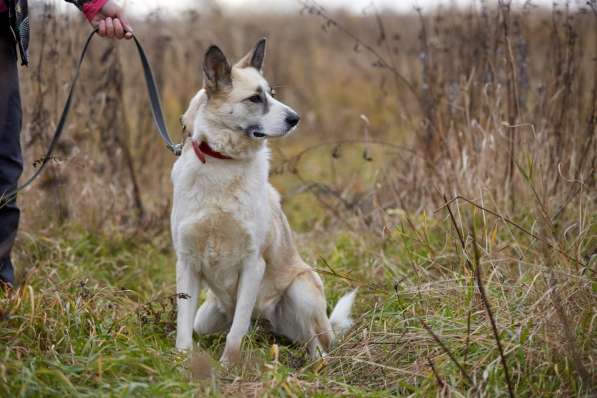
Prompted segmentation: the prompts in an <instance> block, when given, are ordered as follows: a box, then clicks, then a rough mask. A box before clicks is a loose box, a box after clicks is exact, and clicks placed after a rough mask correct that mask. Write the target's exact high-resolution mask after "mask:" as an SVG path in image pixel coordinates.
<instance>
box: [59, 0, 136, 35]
mask: <svg viewBox="0 0 597 398" xmlns="http://www.w3.org/2000/svg"><path fill="white" fill-rule="evenodd" d="M66 1H67V2H68V3H73V4H74V5H76V6H77V7H78V8H79V9H80V10H81V11H82V12H83V14H85V16H86V17H87V20H88V21H89V23H91V25H93V26H94V27H96V28H98V33H99V35H100V36H102V37H107V38H111V39H122V38H125V39H131V38H132V37H133V33H132V32H133V30H132V29H131V27H130V25H129V24H128V22H127V20H126V18H125V17H124V11H123V9H122V8H121V7H120V6H118V5H117V4H116V3H115V2H114V1H113V0H66Z"/></svg>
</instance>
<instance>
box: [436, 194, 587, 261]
mask: <svg viewBox="0 0 597 398" xmlns="http://www.w3.org/2000/svg"><path fill="white" fill-rule="evenodd" d="M458 200H463V201H465V202H467V203H468V204H470V205H472V206H474V207H476V208H478V209H480V210H483V211H486V212H487V213H489V214H491V215H492V216H495V217H497V218H499V219H501V220H502V221H504V222H506V223H508V224H510V225H512V226H513V227H515V228H517V229H518V230H520V231H522V232H524V233H525V234H527V235H529V236H531V237H532V238H534V239H536V240H538V241H539V242H542V243H544V244H546V245H547V246H549V247H550V248H551V249H553V250H556V251H557V252H558V253H560V254H561V255H563V256H564V257H566V258H567V259H568V260H570V261H574V262H575V263H577V264H579V265H581V266H583V267H585V268H586V269H587V270H589V271H591V272H594V271H593V270H591V269H590V268H588V265H587V264H585V263H584V262H582V261H580V260H577V259H575V258H574V257H572V256H570V255H569V254H568V253H566V252H565V251H563V250H561V249H559V248H557V247H556V246H554V245H553V244H551V243H549V242H547V241H546V240H545V239H542V238H541V237H539V236H537V235H535V234H534V233H532V232H530V231H529V230H527V229H525V228H523V227H522V226H520V225H519V224H517V223H515V222H514V221H512V220H510V219H509V218H508V217H505V216H502V215H501V214H499V213H497V212H495V211H493V210H490V209H488V208H486V207H483V206H481V205H479V204H477V203H475V202H473V201H472V200H470V199H468V198H465V197H464V196H461V195H457V196H455V197H453V198H452V199H450V200H449V201H447V202H446V203H444V204H443V205H442V206H441V207H439V208H438V209H436V210H434V213H437V212H438V211H440V210H441V209H443V208H444V207H447V208H448V209H449V208H450V204H452V203H453V202H456V201H458ZM461 242H462V239H461Z"/></svg>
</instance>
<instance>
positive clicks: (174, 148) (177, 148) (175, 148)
mask: <svg viewBox="0 0 597 398" xmlns="http://www.w3.org/2000/svg"><path fill="white" fill-rule="evenodd" d="M166 147H167V148H168V149H169V150H170V152H172V153H173V154H174V156H180V154H181V153H182V144H166Z"/></svg>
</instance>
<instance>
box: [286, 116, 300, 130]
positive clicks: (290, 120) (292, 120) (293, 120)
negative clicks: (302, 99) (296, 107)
mask: <svg viewBox="0 0 597 398" xmlns="http://www.w3.org/2000/svg"><path fill="white" fill-rule="evenodd" d="M299 120H301V117H300V116H299V115H297V114H296V113H290V114H289V115H288V116H286V123H287V124H288V125H289V126H290V127H294V126H296V125H297V124H298V122H299Z"/></svg>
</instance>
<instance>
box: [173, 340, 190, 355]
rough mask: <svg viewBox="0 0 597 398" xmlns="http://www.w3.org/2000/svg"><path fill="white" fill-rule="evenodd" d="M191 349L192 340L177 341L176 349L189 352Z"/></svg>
mask: <svg viewBox="0 0 597 398" xmlns="http://www.w3.org/2000/svg"><path fill="white" fill-rule="evenodd" d="M192 349H193V341H192V340H191V341H190V342H189V341H177V342H176V351H178V352H189V351H191V350H192Z"/></svg>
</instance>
